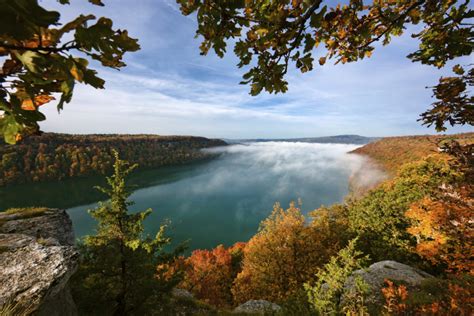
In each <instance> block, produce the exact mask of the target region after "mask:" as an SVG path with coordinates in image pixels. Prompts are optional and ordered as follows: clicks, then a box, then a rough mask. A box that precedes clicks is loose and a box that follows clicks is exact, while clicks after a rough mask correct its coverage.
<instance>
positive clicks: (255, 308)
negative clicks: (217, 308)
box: [233, 300, 281, 315]
mask: <svg viewBox="0 0 474 316" xmlns="http://www.w3.org/2000/svg"><path fill="white" fill-rule="evenodd" d="M280 310H281V307H280V306H278V305H277V304H275V303H272V302H269V301H265V300H250V301H247V302H245V303H243V304H241V305H239V306H237V307H236V308H235V309H234V311H233V312H234V313H240V314H257V315H264V314H267V313H276V312H278V311H280Z"/></svg>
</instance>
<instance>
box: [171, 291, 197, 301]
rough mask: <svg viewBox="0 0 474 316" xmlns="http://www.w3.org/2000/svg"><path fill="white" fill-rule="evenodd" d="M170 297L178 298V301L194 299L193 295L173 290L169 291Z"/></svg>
mask: <svg viewBox="0 0 474 316" xmlns="http://www.w3.org/2000/svg"><path fill="white" fill-rule="evenodd" d="M171 295H172V296H173V297H174V298H178V299H188V300H192V299H194V295H193V294H192V293H191V292H189V291H188V290H185V289H179V288H174V289H173V290H172V291H171Z"/></svg>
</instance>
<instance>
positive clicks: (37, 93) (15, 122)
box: [0, 0, 140, 144]
mask: <svg viewBox="0 0 474 316" xmlns="http://www.w3.org/2000/svg"><path fill="white" fill-rule="evenodd" d="M59 2H60V3H61V4H69V0H59ZM89 2H91V3H92V4H95V5H100V6H103V5H104V4H103V3H102V1H101V0H89ZM95 20H96V17H95V16H93V15H91V14H89V15H80V16H78V17H76V18H74V19H73V20H71V21H68V22H67V23H64V24H62V25H60V13H59V12H57V11H49V10H47V9H45V8H44V7H43V6H41V5H40V4H39V3H38V0H15V1H10V0H0V57H1V58H2V62H3V64H2V66H1V68H0V135H1V136H3V137H4V139H5V141H6V142H7V143H10V144H14V143H16V142H17V141H18V140H20V139H21V138H22V137H23V136H25V135H28V134H32V133H38V132H39V126H38V122H39V121H42V120H44V119H45V116H44V115H43V114H42V113H41V112H40V111H39V107H40V106H42V105H44V104H46V103H48V102H51V101H52V100H54V99H55V98H59V101H58V103H57V108H58V110H61V109H62V108H63V105H64V104H65V103H68V102H70V101H71V98H72V95H73V91H74V86H75V84H76V83H84V84H88V85H91V86H92V87H94V88H100V89H102V88H104V83H105V82H104V80H102V79H101V78H99V77H98V76H97V72H96V71H95V70H94V69H92V68H90V67H89V61H90V60H96V61H98V62H100V63H101V65H102V66H104V67H110V68H114V69H118V68H121V67H123V66H125V63H124V62H123V56H124V54H125V53H126V52H133V51H136V50H138V49H139V48H140V46H139V45H138V43H137V40H136V39H133V38H131V37H129V36H128V32H127V31H126V30H120V29H114V28H113V23H112V20H111V19H109V18H106V17H101V18H99V19H98V20H97V21H95ZM94 21H95V23H94ZM81 56H82V57H81ZM83 56H86V57H87V58H83Z"/></svg>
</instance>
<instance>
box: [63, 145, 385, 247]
mask: <svg viewBox="0 0 474 316" xmlns="http://www.w3.org/2000/svg"><path fill="white" fill-rule="evenodd" d="M359 146H360V145H347V144H317V143H293V142H262V143H248V144H240V145H231V146H225V147H218V148H212V149H208V151H210V152H212V153H216V154H219V155H218V158H216V159H214V160H211V161H210V162H207V163H203V164H198V165H195V166H187V167H182V168H181V167H179V168H177V169H176V170H175V169H173V170H172V171H170V172H167V173H166V174H165V173H163V174H159V175H153V176H154V177H156V178H157V181H158V180H159V182H156V183H155V184H153V185H151V186H149V187H146V188H142V189H139V190H137V191H135V192H134V193H133V194H132V195H131V197H130V199H131V200H133V201H135V203H136V204H135V205H134V206H133V209H134V210H144V209H147V208H150V207H151V208H152V209H153V213H152V214H151V216H150V218H149V220H148V221H147V224H146V228H147V230H148V231H149V232H155V231H156V230H157V229H158V228H159V225H160V224H161V223H163V221H165V220H167V221H169V222H170V224H169V231H170V233H171V235H172V237H173V239H174V240H175V241H176V242H180V241H185V240H189V245H190V249H196V248H210V247H215V246H216V245H218V244H221V243H222V244H225V245H230V244H232V243H234V242H236V241H246V240H248V239H249V238H250V237H251V236H252V235H253V234H255V232H256V231H257V229H258V226H259V223H260V222H261V221H262V220H263V219H265V218H266V217H267V216H268V215H269V214H270V213H271V211H272V208H273V205H274V203H275V202H279V203H280V204H281V205H282V207H285V208H286V207H287V206H288V204H289V203H290V202H291V201H298V200H301V201H302V203H303V204H302V211H303V212H304V213H307V212H309V211H312V210H314V209H316V208H318V207H320V206H321V205H331V204H334V203H338V202H342V201H343V200H344V198H345V197H346V196H347V194H348V193H349V180H350V179H351V185H353V182H354V181H356V182H357V183H359V184H361V185H367V184H372V183H375V182H377V181H380V180H381V179H383V173H381V172H380V171H377V170H376V169H373V168H372V166H371V164H370V163H368V161H367V160H366V159H365V158H364V157H362V156H360V155H356V154H349V153H348V152H350V151H352V150H354V149H356V148H357V147H359ZM164 170H166V169H164ZM148 177H149V175H148ZM93 206H94V205H84V206H80V207H76V208H73V209H70V211H69V214H71V217H72V218H73V222H74V224H75V226H76V227H78V228H77V230H76V234H77V235H79V236H81V235H84V234H87V233H89V232H90V230H91V229H93V227H94V226H93V225H94V223H93V222H92V221H88V220H87V219H86V217H85V216H81V215H80V214H84V212H83V211H84V210H86V209H87V208H90V207H93Z"/></svg>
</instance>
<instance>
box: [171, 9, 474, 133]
mask: <svg viewBox="0 0 474 316" xmlns="http://www.w3.org/2000/svg"><path fill="white" fill-rule="evenodd" d="M177 2H178V3H179V4H180V5H181V11H182V13H183V14H184V15H190V14H192V13H194V12H196V13H197V14H196V17H197V22H198V28H197V31H196V35H197V36H202V38H203V41H202V44H201V47H200V49H201V53H202V54H203V55H205V54H207V53H208V52H209V50H211V49H213V50H214V52H215V53H216V54H217V55H218V56H220V57H222V56H223V55H224V54H225V53H226V50H227V43H226V41H234V40H233V39H234V38H236V43H235V46H234V53H235V54H236V55H237V57H238V58H239V60H240V62H239V64H238V66H239V67H244V66H250V67H251V68H250V70H249V71H248V72H247V73H245V74H244V76H243V79H244V80H243V81H242V83H244V84H251V90H250V93H251V94H252V95H257V94H259V93H260V92H261V91H262V90H266V91H268V92H270V93H279V92H286V91H287V89H288V87H287V86H288V82H287V81H286V80H285V75H286V73H287V72H288V67H289V64H290V63H294V64H295V66H296V68H298V69H299V70H300V71H301V72H307V71H310V70H312V69H313V67H314V64H315V61H314V60H315V57H314V56H315V55H316V56H321V55H322V56H321V57H319V58H318V63H319V64H320V65H324V64H325V63H326V62H327V61H328V60H329V59H335V60H336V63H339V62H341V63H347V62H355V61H358V60H360V59H364V58H367V57H370V56H371V55H372V53H373V52H374V50H375V43H376V42H379V41H381V42H382V44H383V45H387V44H389V43H390V42H391V40H392V38H393V37H396V36H400V35H402V34H403V33H404V31H405V30H406V28H407V25H410V24H412V25H418V24H422V25H423V26H424V28H423V30H422V31H421V32H419V33H416V34H412V37H414V38H416V39H418V40H419V41H420V45H419V48H418V50H417V51H415V52H413V53H412V54H410V55H408V58H410V59H411V60H412V61H414V62H421V63H423V64H427V65H432V66H435V67H438V68H439V67H443V66H444V65H445V64H446V62H447V61H449V60H452V59H454V58H456V57H461V56H469V55H470V54H471V53H472V50H473V47H474V45H473V37H474V31H473V24H472V23H470V19H471V18H472V17H473V16H474V10H472V7H470V6H469V0H465V1H456V0H442V1H439V0H408V1H372V2H370V4H366V2H364V1H360V0H351V1H349V2H347V1H345V2H341V3H339V4H337V5H333V6H330V5H325V2H324V1H322V0H314V1H303V0H277V1H244V0H240V1H227V0H220V1H213V0H191V1H190V0H177ZM318 46H324V49H321V51H320V52H318V53H317V54H316V53H314V50H315V49H316V48H317V47H318ZM316 58H317V57H316ZM468 72H469V73H470V72H471V71H470V70H469V71H468ZM443 80H444V79H441V81H442V82H441V83H440V85H438V88H436V89H435V91H436V90H438V91H441V90H446V89H445V88H444V87H443ZM463 80H464V79H463ZM468 80H470V79H468ZM464 81H465V82H466V80H464ZM471 81H472V80H471ZM471 84H472V82H471ZM450 90H451V91H452V89H450ZM435 96H436V97H437V98H439V99H440V101H439V102H437V103H435V110H433V111H430V112H429V113H425V114H423V115H422V117H421V120H422V121H423V122H424V123H425V124H428V125H430V124H432V123H433V122H436V125H435V126H436V128H437V129H438V130H443V129H444V124H445V123H446V122H448V123H451V124H453V123H454V124H465V123H468V124H472V97H470V98H469V97H467V96H466V99H465V100H464V101H462V102H459V100H457V95H455V94H447V93H435Z"/></svg>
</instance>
